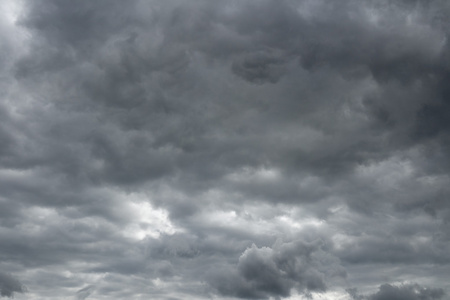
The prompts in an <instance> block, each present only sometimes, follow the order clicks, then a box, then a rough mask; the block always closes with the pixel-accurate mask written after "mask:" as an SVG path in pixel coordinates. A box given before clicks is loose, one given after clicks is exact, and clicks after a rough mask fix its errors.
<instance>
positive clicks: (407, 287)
mask: <svg viewBox="0 0 450 300" xmlns="http://www.w3.org/2000/svg"><path fill="white" fill-rule="evenodd" d="M347 292H348V294H349V295H350V296H351V298H352V299H353V300H438V299H442V298H443V297H444V296H445V295H446V294H445V292H444V290H442V289H440V288H429V287H424V286H421V285H419V284H417V283H416V284H402V285H391V284H387V283H386V284H383V285H380V287H379V289H378V292H376V293H374V294H371V295H360V294H358V291H357V289H348V290H347Z"/></svg>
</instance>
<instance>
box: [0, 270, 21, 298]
mask: <svg viewBox="0 0 450 300" xmlns="http://www.w3.org/2000/svg"><path fill="white" fill-rule="evenodd" d="M25 291H26V288H25V287H24V286H23V285H22V283H20V281H19V280H17V279H16V278H15V277H13V276H11V275H9V274H6V273H0V295H1V296H2V297H8V298H14V293H24V292H25Z"/></svg>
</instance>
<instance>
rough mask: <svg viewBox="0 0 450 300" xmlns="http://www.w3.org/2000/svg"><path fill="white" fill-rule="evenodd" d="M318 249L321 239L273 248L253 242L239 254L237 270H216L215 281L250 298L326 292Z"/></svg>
mask: <svg viewBox="0 0 450 300" xmlns="http://www.w3.org/2000/svg"><path fill="white" fill-rule="evenodd" d="M317 251H320V243H319V242H315V243H311V244H308V243H303V242H300V241H295V242H291V243H277V244H276V245H274V246H273V247H272V248H269V247H261V248H258V247H256V246H255V245H254V244H253V245H252V247H250V248H247V249H246V250H245V251H244V252H243V253H242V255H241V256H240V257H239V262H238V264H237V266H236V269H223V268H221V269H218V270H216V271H215V272H213V275H212V276H213V277H212V280H211V284H212V285H213V286H214V287H215V288H216V289H217V290H218V291H219V292H220V293H221V294H223V295H228V296H234V297H238V298H248V299H261V298H263V299H266V298H269V297H270V296H273V297H288V296H289V295H290V294H291V290H292V289H296V290H298V291H300V292H302V293H303V292H305V293H308V292H311V291H319V292H321V291H325V290H326V284H325V274H324V273H323V272H322V271H321V270H320V267H319V269H318V268H317V267H318V266H317V264H318V263H319V261H318V260H317V258H316V257H314V253H315V252H317ZM328 267H332V266H328ZM341 275H342V274H341Z"/></svg>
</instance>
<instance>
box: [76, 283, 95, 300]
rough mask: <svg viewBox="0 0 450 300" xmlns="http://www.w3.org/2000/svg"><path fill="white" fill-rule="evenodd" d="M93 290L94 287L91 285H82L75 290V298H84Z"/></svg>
mask: <svg viewBox="0 0 450 300" xmlns="http://www.w3.org/2000/svg"><path fill="white" fill-rule="evenodd" d="M94 290H95V287H94V286H92V285H88V286H87V287H84V288H82V289H80V290H78V291H77V296H76V297H77V299H78V300H85V299H86V298H87V297H89V296H90V295H91V294H92V293H93V292H94Z"/></svg>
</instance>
